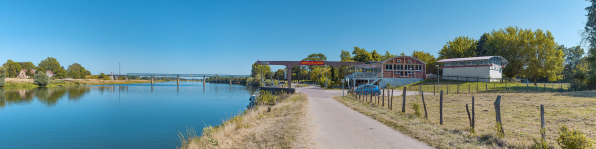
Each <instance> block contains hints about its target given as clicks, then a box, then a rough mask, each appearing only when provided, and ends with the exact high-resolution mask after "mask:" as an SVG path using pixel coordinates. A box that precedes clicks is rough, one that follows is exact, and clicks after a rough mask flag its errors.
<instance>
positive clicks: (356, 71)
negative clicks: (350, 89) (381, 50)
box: [346, 56, 426, 88]
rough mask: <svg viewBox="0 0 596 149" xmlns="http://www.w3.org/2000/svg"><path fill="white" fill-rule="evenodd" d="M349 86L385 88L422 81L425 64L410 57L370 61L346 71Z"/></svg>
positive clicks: (424, 76)
mask: <svg viewBox="0 0 596 149" xmlns="http://www.w3.org/2000/svg"><path fill="white" fill-rule="evenodd" d="M346 72H348V73H347V74H346V78H348V80H350V83H351V84H350V86H354V84H356V85H361V84H369V85H378V86H379V87H380V88H386V87H387V85H391V86H401V85H406V84H411V83H415V82H418V81H422V80H424V79H425V78H426V63H424V62H423V61H422V60H420V59H418V58H416V57H411V56H396V57H393V58H389V59H386V60H384V61H370V62H366V63H365V64H361V65H355V66H352V67H349V68H347V69H346Z"/></svg>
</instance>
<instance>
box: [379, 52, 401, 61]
mask: <svg viewBox="0 0 596 149" xmlns="http://www.w3.org/2000/svg"><path fill="white" fill-rule="evenodd" d="M402 53H403V52H402ZM393 57H395V55H393V54H391V53H389V51H385V55H383V60H386V59H390V58H393Z"/></svg>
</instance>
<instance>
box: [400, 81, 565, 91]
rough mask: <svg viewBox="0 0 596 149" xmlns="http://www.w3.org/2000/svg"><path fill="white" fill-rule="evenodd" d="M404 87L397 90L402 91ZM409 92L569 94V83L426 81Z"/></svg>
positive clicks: (408, 86) (414, 85) (409, 86)
mask: <svg viewBox="0 0 596 149" xmlns="http://www.w3.org/2000/svg"><path fill="white" fill-rule="evenodd" d="M403 87H404V86H401V87H397V88H395V89H402V88H403ZM405 87H406V90H409V91H420V90H422V91H424V92H427V93H433V92H436V93H439V92H440V91H441V90H443V93H445V94H468V93H524V92H568V91H571V90H569V83H538V84H537V85H536V86H535V85H534V84H533V83H486V82H465V81H446V80H445V81H444V80H440V85H437V81H436V80H425V81H421V82H417V83H413V84H409V85H406V86H405Z"/></svg>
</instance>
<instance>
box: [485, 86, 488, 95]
mask: <svg viewBox="0 0 596 149" xmlns="http://www.w3.org/2000/svg"><path fill="white" fill-rule="evenodd" d="M484 85H485V86H484V93H488V84H484Z"/></svg>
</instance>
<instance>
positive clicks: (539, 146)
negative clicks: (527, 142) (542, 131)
mask: <svg viewBox="0 0 596 149" xmlns="http://www.w3.org/2000/svg"><path fill="white" fill-rule="evenodd" d="M551 148H554V147H552V146H550V145H548V143H546V141H544V140H541V141H538V140H536V139H534V145H532V146H531V147H530V149H551Z"/></svg>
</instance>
